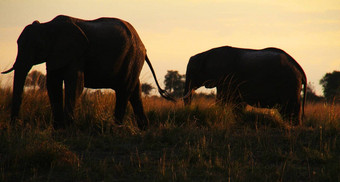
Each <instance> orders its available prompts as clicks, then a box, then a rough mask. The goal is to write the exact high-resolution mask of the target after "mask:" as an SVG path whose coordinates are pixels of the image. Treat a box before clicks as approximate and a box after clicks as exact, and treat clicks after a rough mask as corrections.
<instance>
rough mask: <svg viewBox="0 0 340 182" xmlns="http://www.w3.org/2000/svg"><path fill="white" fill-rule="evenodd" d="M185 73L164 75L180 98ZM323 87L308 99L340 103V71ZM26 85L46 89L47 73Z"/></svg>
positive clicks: (167, 87) (309, 88) (310, 91)
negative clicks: (317, 93) (320, 91)
mask: <svg viewBox="0 0 340 182" xmlns="http://www.w3.org/2000/svg"><path fill="white" fill-rule="evenodd" d="M184 84H185V75H181V74H179V73H178V71H176V70H168V72H167V74H166V75H165V77H164V85H165V90H166V91H168V92H169V93H171V94H172V95H173V96H175V97H177V98H180V97H182V95H183V92H184ZM320 84H321V85H322V87H323V94H324V97H321V96H318V95H316V94H315V90H314V87H313V86H312V84H311V83H309V84H307V98H306V99H307V101H311V102H320V101H327V102H337V103H340V71H333V72H332V73H326V74H325V75H324V76H323V78H322V79H321V80H320ZM25 86H28V87H33V89H38V90H46V75H44V74H43V73H41V72H39V71H36V70H34V71H32V72H30V73H29V74H28V76H27V79H26V82H25ZM141 89H142V92H143V94H144V95H146V96H148V95H149V94H150V92H151V91H152V90H153V89H154V87H153V86H152V85H151V84H149V83H143V84H142V86H141ZM199 95H200V96H206V97H213V96H214V94H203V93H201V94H199Z"/></svg>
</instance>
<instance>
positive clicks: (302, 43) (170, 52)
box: [0, 0, 340, 95]
mask: <svg viewBox="0 0 340 182" xmlns="http://www.w3.org/2000/svg"><path fill="white" fill-rule="evenodd" d="M60 14H63V15H69V16H73V17H77V18H81V19H96V18H99V17H117V18H120V19H124V20H126V21H128V22H130V23H131V24H132V25H133V26H134V27H135V29H136V30H137V32H138V33H139V35H140V37H141V39H142V41H143V43H144V45H145V46H146V49H147V53H148V57H149V58H150V60H151V62H152V64H153V67H154V69H155V71H156V74H157V77H158V81H159V82H160V83H161V85H163V87H164V84H163V81H164V75H165V74H166V73H167V70H178V72H179V73H180V74H185V71H186V66H187V63H188V61H189V59H190V57H191V56H193V55H195V54H197V53H200V52H203V51H206V50H209V49H211V48H214V47H219V46H224V45H229V46H233V47H241V48H252V49H262V48H266V47H278V48H280V49H283V50H285V51H286V52H287V53H288V54H290V55H291V56H292V57H293V58H294V59H295V60H296V61H297V62H298V63H299V64H300V65H301V66H302V68H303V69H304V71H305V73H306V75H307V79H308V82H311V83H312V85H313V86H314V88H315V91H316V93H317V94H319V95H321V94H322V87H321V86H320V85H319V80H320V79H321V78H322V77H323V76H324V75H325V74H326V73H327V72H333V71H334V70H338V71H339V70H340V1H339V0H322V1H320V0H275V1H273V0H257V1H253V0H126V1H123V0H58V1H55V0H53V1H49V0H0V70H5V69H9V68H11V66H12V65H13V63H14V61H15V58H16V54H17V45H16V41H17V38H18V37H19V35H20V33H21V31H22V30H23V28H24V27H25V26H26V25H28V24H31V23H32V22H33V21H34V20H39V21H40V22H47V21H50V20H52V19H53V18H54V17H56V16H57V15H60ZM33 69H38V70H40V71H42V72H44V71H45V66H44V65H39V66H35V67H33ZM11 77H13V73H12V74H9V75H8V76H6V75H0V82H2V85H3V84H4V83H5V84H6V83H8V82H11ZM140 78H141V81H142V82H147V83H152V84H153V85H155V84H154V80H153V78H152V74H151V71H150V70H149V68H148V66H147V64H145V66H144V68H143V70H142V73H141V77H140Z"/></svg>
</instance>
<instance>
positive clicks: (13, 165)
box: [0, 88, 340, 181]
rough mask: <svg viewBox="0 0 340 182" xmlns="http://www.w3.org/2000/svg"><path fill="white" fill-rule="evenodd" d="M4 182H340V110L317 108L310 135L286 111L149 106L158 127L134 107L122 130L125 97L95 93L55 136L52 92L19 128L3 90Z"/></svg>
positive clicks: (201, 104)
mask: <svg viewBox="0 0 340 182" xmlns="http://www.w3.org/2000/svg"><path fill="white" fill-rule="evenodd" d="M0 95H1V97H0V118H1V120H0V145H1V146H0V181H340V173H339V171H340V140H339V137H340V105H339V104H337V103H336V102H327V103H326V102H312V103H308V104H307V106H306V109H305V118H304V123H303V124H302V126H297V127H292V126H291V125H290V122H289V121H283V120H282V119H281V118H280V116H279V115H278V114H277V111H276V110H269V109H256V108H251V107H247V108H246V109H245V110H244V111H242V112H241V113H234V112H233V111H232V108H233V107H235V106H233V105H227V106H226V107H225V108H220V107H216V106H215V104H214V103H215V100H214V97H206V96H205V95H199V94H197V95H196V97H197V98H195V99H194V103H193V106H191V107H184V106H183V103H181V102H178V103H176V104H173V103H171V102H168V101H165V100H164V99H162V98H159V97H157V96H152V97H145V99H144V105H145V109H146V112H147V116H148V118H149V119H150V126H149V128H148V129H147V130H146V131H140V130H139V129H138V128H137V127H136V123H135V120H134V118H133V114H132V109H131V107H129V108H128V114H127V116H126V117H125V122H124V125H123V126H118V125H116V124H114V118H113V110H114V108H113V107H114V101H115V96H114V94H112V93H111V92H107V91H102V92H100V91H95V92H94V91H89V90H88V91H86V92H85V93H84V94H83V95H82V97H81V100H80V101H79V104H78V107H77V110H76V116H75V123H74V125H73V126H71V127H69V128H67V129H66V130H58V131H54V130H53V129H52V125H51V122H52V116H51V109H50V105H49V102H48V97H47V93H46V91H44V90H39V89H26V93H25V95H24V101H23V105H22V111H21V113H20V120H17V121H16V122H15V123H12V124H11V123H10V104H11V90H10V89H8V88H1V89H0Z"/></svg>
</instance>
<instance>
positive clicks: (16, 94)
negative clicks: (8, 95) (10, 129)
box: [11, 67, 31, 121]
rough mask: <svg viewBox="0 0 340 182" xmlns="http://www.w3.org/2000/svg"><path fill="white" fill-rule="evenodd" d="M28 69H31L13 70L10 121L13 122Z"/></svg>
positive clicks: (19, 104)
mask: <svg viewBox="0 0 340 182" xmlns="http://www.w3.org/2000/svg"><path fill="white" fill-rule="evenodd" d="M30 69H31V67H24V68H14V81H13V95H12V110H11V119H12V121H14V120H15V119H16V118H17V117H18V115H19V110H20V106H21V103H22V93H23V90H24V85H25V80H26V76H27V74H28V72H29V70H30Z"/></svg>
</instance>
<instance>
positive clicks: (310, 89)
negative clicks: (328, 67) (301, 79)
mask: <svg viewBox="0 0 340 182" xmlns="http://www.w3.org/2000/svg"><path fill="white" fill-rule="evenodd" d="M305 97H306V100H307V101H309V102H320V101H322V100H323V99H324V98H323V97H321V96H318V95H316V93H315V89H314V86H313V84H312V83H311V82H309V83H308V84H307V93H306V96H305Z"/></svg>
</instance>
